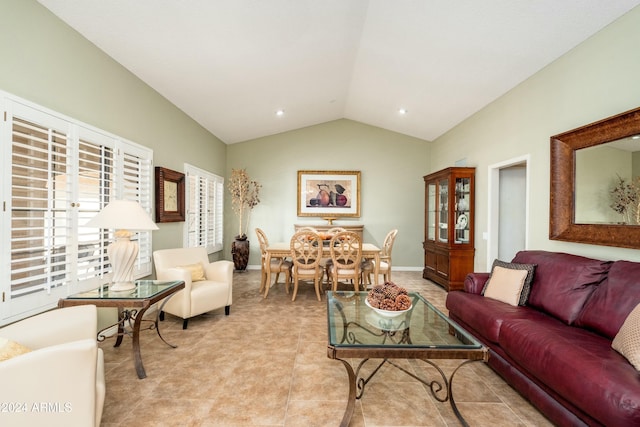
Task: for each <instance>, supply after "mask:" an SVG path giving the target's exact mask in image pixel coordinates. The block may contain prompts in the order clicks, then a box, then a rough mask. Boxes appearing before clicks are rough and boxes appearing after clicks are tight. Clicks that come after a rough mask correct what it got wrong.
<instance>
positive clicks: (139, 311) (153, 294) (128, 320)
mask: <svg viewBox="0 0 640 427" xmlns="http://www.w3.org/2000/svg"><path fill="white" fill-rule="evenodd" d="M135 283H136V287H135V289H133V290H131V291H118V292H112V291H110V290H109V285H104V286H101V287H100V288H98V289H94V290H91V291H87V292H80V293H77V294H73V295H69V296H68V297H66V298H63V299H61V300H60V301H58V307H61V308H62V307H71V306H74V305H85V304H92V305H95V306H96V307H112V308H117V309H118V322H117V323H115V324H113V325H111V326H108V327H106V328H104V329H103V330H101V331H99V332H98V338H97V339H98V341H104V340H105V339H106V338H107V336H106V335H105V334H104V333H105V331H107V330H108V329H111V328H113V327H114V326H116V325H117V326H118V334H117V337H116V342H115V344H114V345H113V346H114V347H119V346H120V344H121V343H122V337H123V336H124V335H129V336H131V339H132V345H133V361H134V365H135V368H136V373H137V374H138V378H140V379H142V378H146V376H147V374H146V372H145V370H144V365H143V364H142V356H141V355H140V325H141V324H142V322H143V321H148V322H151V324H150V325H149V328H147V329H155V330H156V332H157V333H158V336H159V337H160V339H161V340H162V341H164V343H165V344H167V345H168V346H170V347H173V348H176V346H175V345H172V344H169V343H168V342H167V341H165V339H164V338H163V337H162V335H161V334H160V328H159V327H158V314H159V313H160V312H161V311H162V308H163V307H164V304H165V303H166V302H167V301H168V299H169V298H170V297H171V296H173V295H174V294H175V293H176V292H178V291H179V290H180V289H183V288H184V282H183V281H171V282H164V281H158V280H137V281H136V282H135ZM160 301H162V303H161V305H160V307H159V308H158V311H157V312H156V318H155V321H153V320H146V319H143V318H142V317H143V316H144V312H145V311H147V309H148V308H149V307H151V306H152V305H153V304H155V303H157V302H160ZM127 326H128V328H127Z"/></svg>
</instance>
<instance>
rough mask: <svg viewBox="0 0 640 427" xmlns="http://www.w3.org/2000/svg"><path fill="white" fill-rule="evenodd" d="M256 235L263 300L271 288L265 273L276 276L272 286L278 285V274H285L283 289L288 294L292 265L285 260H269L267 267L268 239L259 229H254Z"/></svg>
mask: <svg viewBox="0 0 640 427" xmlns="http://www.w3.org/2000/svg"><path fill="white" fill-rule="evenodd" d="M256 235H257V236H258V242H259V243H260V255H261V258H262V259H261V266H260V270H261V275H260V293H262V292H263V291H264V295H265V298H266V296H267V288H268V287H271V283H267V272H268V271H270V272H271V273H275V274H276V279H275V282H274V283H273V284H274V285H277V284H278V277H279V276H280V273H284V274H285V278H284V289H285V291H286V292H287V294H288V293H289V285H290V284H291V269H292V268H293V263H292V262H291V261H289V260H287V259H286V258H271V262H270V263H269V265H267V247H268V246H269V239H268V238H267V235H266V234H265V232H264V231H262V229H260V228H256Z"/></svg>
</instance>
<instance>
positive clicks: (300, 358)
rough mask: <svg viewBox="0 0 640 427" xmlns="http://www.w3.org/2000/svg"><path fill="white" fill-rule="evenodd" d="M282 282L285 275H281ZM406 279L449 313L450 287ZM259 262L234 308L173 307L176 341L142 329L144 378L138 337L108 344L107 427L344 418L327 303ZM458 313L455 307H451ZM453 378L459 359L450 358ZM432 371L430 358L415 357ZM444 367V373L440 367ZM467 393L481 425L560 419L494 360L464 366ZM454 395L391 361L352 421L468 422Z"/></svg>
mask: <svg viewBox="0 0 640 427" xmlns="http://www.w3.org/2000/svg"><path fill="white" fill-rule="evenodd" d="M280 280H281V281H282V278H281V279H280ZM393 280H394V282H396V283H398V284H401V285H403V286H405V287H407V288H408V289H409V290H412V291H419V292H421V293H422V294H423V295H424V296H425V297H426V298H427V299H429V300H430V301H431V302H433V303H434V305H435V306H436V307H438V308H439V309H440V310H442V311H444V299H445V296H446V293H445V291H444V290H443V289H442V288H440V287H438V286H436V285H434V284H432V283H430V282H428V281H426V280H424V279H422V277H421V274H420V272H403V271H400V272H394V277H393ZM259 281H260V273H259V271H254V270H250V271H248V272H245V273H235V274H234V290H233V298H234V300H233V305H232V307H231V315H230V316H228V317H225V316H224V310H223V309H220V310H216V311H214V312H212V313H208V314H205V315H202V316H198V317H196V318H194V319H192V320H191V321H190V322H189V328H188V329H187V330H182V320H180V319H177V318H175V317H173V316H170V315H167V316H166V320H165V321H164V322H162V323H161V331H162V334H163V336H164V337H165V339H166V340H167V341H169V342H171V343H174V344H177V345H178V348H176V349H171V348H170V347H168V346H166V345H165V344H164V343H163V342H162V341H160V339H158V337H157V335H156V334H155V332H154V331H145V332H143V334H142V337H141V347H142V359H143V361H144V366H145V368H146V371H147V378H145V379H142V380H140V379H138V378H137V376H136V374H135V370H134V367H133V362H132V355H131V343H130V339H129V338H125V340H124V342H123V344H122V345H121V347H120V348H114V347H113V340H112V339H110V340H107V341H105V342H103V343H102V344H100V346H101V347H102V348H103V349H104V352H105V364H106V367H105V368H106V377H107V396H106V401H105V407H104V412H103V417H102V425H103V426H129V425H136V426H285V427H289V426H291V427H302V426H304V427H308V426H338V425H339V423H340V420H341V419H342V415H343V413H344V409H345V405H346V396H347V391H348V385H347V374H346V371H345V369H344V367H343V366H342V364H341V363H340V362H338V361H335V360H331V359H328V358H327V355H326V347H327V331H326V307H325V304H326V302H325V300H324V299H323V301H322V302H318V301H317V300H316V297H315V291H314V290H313V285H312V284H311V285H305V284H301V285H300V290H299V293H298V297H297V299H296V301H295V302H291V300H290V296H289V295H287V294H286V293H285V290H284V286H283V285H282V284H278V285H276V286H274V287H273V288H271V290H270V291H269V297H268V298H267V299H266V300H265V299H263V298H262V296H261V295H260V294H259V293H258V288H259ZM445 312H446V311H445ZM441 362H442V363H440V366H441V367H442V368H443V369H444V371H445V373H447V375H449V374H450V372H451V370H452V369H454V368H455V366H457V363H458V362H456V361H441ZM403 366H404V367H406V368H407V369H409V370H411V371H413V372H416V373H417V374H421V375H422V376H424V377H433V375H429V369H431V370H432V369H433V368H428V367H427V366H428V365H426V364H425V363H424V362H419V361H411V362H408V361H406V362H404V363H403ZM431 373H433V371H431ZM454 395H455V396H456V402H457V403H458V407H459V409H460V411H461V412H462V414H463V415H464V416H465V418H466V420H467V422H468V423H469V425H471V426H509V427H512V426H536V427H539V426H551V425H552V424H551V423H550V422H549V421H548V420H546V418H544V416H542V415H541V414H540V413H539V412H538V411H536V409H535V408H533V407H532V406H531V405H530V404H529V403H528V402H527V401H526V400H524V399H523V398H522V397H520V395H519V394H518V393H517V392H515V391H514V390H513V389H511V388H510V387H509V386H508V385H507V384H506V383H505V382H504V381H502V380H501V379H500V378H499V377H498V376H497V375H496V374H494V373H493V371H492V370H491V369H489V368H488V367H487V366H486V365H484V364H482V363H473V364H470V365H467V366H465V367H463V368H461V370H460V371H459V372H458V373H457V374H456V380H455V382H454ZM458 425H460V424H459V422H458V421H457V419H456V418H455V416H454V414H453V411H452V410H451V407H450V406H449V404H448V403H440V402H438V401H436V400H435V399H434V398H433V397H432V396H431V394H430V393H429V392H427V391H426V389H425V387H424V386H423V385H422V384H420V383H419V382H417V381H415V380H413V379H412V378H411V377H409V376H407V375H406V374H404V373H402V372H401V371H399V370H397V369H395V368H391V367H384V368H382V370H381V372H379V373H378V375H377V376H376V377H374V379H373V380H372V381H371V382H370V383H369V385H368V386H367V389H366V391H365V394H364V396H363V397H362V399H361V400H359V401H357V403H356V411H355V414H354V416H353V418H352V420H351V424H350V426H351V427H362V426H365V427H371V426H458Z"/></svg>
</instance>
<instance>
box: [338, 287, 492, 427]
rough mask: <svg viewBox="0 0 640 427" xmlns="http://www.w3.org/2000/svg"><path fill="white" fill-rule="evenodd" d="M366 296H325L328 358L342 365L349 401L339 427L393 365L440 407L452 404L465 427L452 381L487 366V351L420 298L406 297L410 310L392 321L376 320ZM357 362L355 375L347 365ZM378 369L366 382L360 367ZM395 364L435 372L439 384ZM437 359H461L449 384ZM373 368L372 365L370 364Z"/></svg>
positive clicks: (415, 296) (418, 295) (353, 294)
mask: <svg viewBox="0 0 640 427" xmlns="http://www.w3.org/2000/svg"><path fill="white" fill-rule="evenodd" d="M366 297H367V292H344V291H341V292H328V294H327V318H328V327H329V346H328V349H327V356H328V357H329V358H330V359H335V360H339V361H341V362H342V363H343V365H344V366H345V368H346V370H347V374H348V376H349V401H348V403H347V408H346V410H345V413H344V416H343V418H342V422H341V423H340V425H341V426H342V427H347V426H348V425H349V421H350V420H351V417H352V415H353V412H354V410H355V404H356V399H360V398H361V397H362V395H363V393H364V389H365V386H366V385H367V383H368V382H369V381H370V380H371V379H372V378H373V376H374V375H375V374H376V372H378V370H379V369H380V368H381V367H382V366H383V365H384V364H389V365H392V366H394V367H396V368H398V369H400V370H401V371H403V372H405V373H406V374H408V375H409V376H411V377H413V378H415V379H416V380H418V381H420V382H422V383H423V384H425V385H426V386H427V387H428V388H429V390H431V394H432V395H433V396H434V397H435V398H436V400H438V401H439V402H446V401H447V400H448V401H449V403H450V404H451V408H452V409H453V412H454V413H455V415H456V417H457V418H458V420H460V422H461V423H462V425H465V426H466V425H467V423H466V421H465V420H464V418H463V417H462V415H461V414H460V411H459V410H458V408H457V406H456V403H455V400H454V399H453V393H452V385H451V384H452V382H453V377H454V375H455V374H456V372H457V371H458V369H460V368H461V367H462V366H464V365H466V364H467V363H471V362H477V361H485V362H486V361H487V360H488V358H489V353H488V350H487V349H486V348H485V347H484V346H483V345H482V344H481V343H479V342H478V341H477V340H476V339H475V338H473V337H472V336H471V335H469V333H467V332H466V331H465V330H464V329H462V328H461V327H460V326H459V325H458V324H457V323H455V322H454V321H452V320H451V319H449V318H448V317H447V316H445V315H444V314H443V313H441V312H440V311H439V310H438V309H437V308H435V307H434V306H433V305H431V303H429V301H427V300H426V299H424V298H423V297H422V296H421V295H420V294H418V293H413V292H410V293H409V297H410V298H411V301H412V307H411V309H410V310H408V311H407V312H405V313H402V314H400V315H397V316H396V317H388V315H389V314H394V313H385V314H386V315H383V314H379V313H378V312H376V311H375V310H374V309H372V308H370V307H369V306H368V304H367V303H366V301H365V300H366ZM350 359H361V361H360V363H359V364H358V366H357V368H356V369H355V371H354V369H353V366H351V364H350V362H349V360H350ZM370 359H378V360H376V361H375V363H377V366H376V367H375V368H374V369H373V370H372V373H371V374H370V375H369V376H368V377H366V378H364V377H362V376H361V369H362V367H363V366H364V365H365V364H366V363H367V362H368V361H369V360H370ZM393 359H420V360H422V361H424V362H426V363H427V364H429V365H431V366H433V367H434V368H436V370H437V371H438V372H439V374H440V376H441V380H434V381H426V380H424V379H422V378H419V377H418V376H416V375H414V374H413V373H412V372H409V371H407V370H406V369H404V368H403V367H401V366H399V365H398V364H396V363H395V362H394V361H393ZM437 359H462V360H463V361H462V363H460V365H458V367H457V368H456V369H455V370H454V371H453V372H452V373H451V376H450V377H449V378H447V376H446V375H445V373H444V372H443V371H442V369H440V367H438V366H437V364H436V363H434V361H433V360H437ZM372 363H373V361H372Z"/></svg>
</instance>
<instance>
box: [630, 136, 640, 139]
mask: <svg viewBox="0 0 640 427" xmlns="http://www.w3.org/2000/svg"><path fill="white" fill-rule="evenodd" d="M631 139H640V135H633V136H632V137H631Z"/></svg>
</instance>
